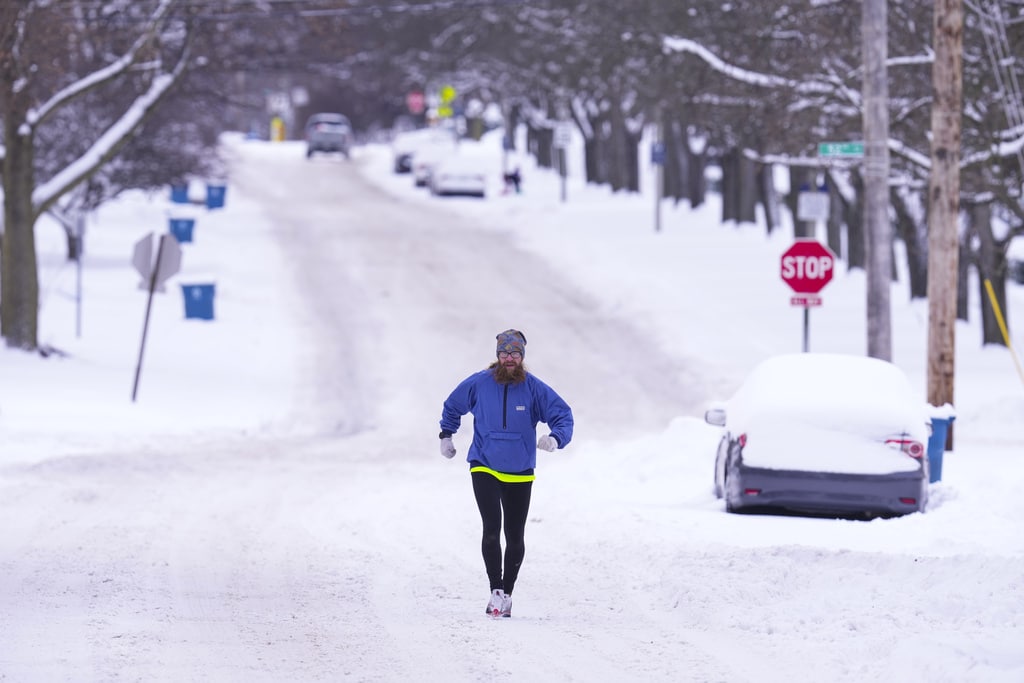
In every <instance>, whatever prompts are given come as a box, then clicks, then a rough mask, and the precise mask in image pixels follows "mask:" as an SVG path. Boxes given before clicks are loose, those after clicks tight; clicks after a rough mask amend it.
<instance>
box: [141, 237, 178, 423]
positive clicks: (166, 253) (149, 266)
mask: <svg viewBox="0 0 1024 683" xmlns="http://www.w3.org/2000/svg"><path fill="white" fill-rule="evenodd" d="M132 264H133V265H134V266H135V270H137V271H139V275H141V276H142V282H140V283H139V289H148V290H149V295H148V296H147V298H146V317H145V319H144V320H143V323H142V343H141V344H140V345H139V361H138V363H136V365H135V382H134V383H133V384H132V402H133V403H134V402H135V396H136V395H137V394H138V391H139V375H141V374H142V354H143V352H144V351H145V349H146V332H147V331H148V329H149V311H150V309H151V308H152V306H153V292H162V291H164V282H165V281H166V280H167V278H169V277H171V276H172V275H174V274H175V273H177V272H178V270H180V269H181V246H180V245H179V244H178V240H176V239H175V238H174V235H171V234H166V235H160V243H159V244H158V245H157V248H156V258H153V233H149V234H148V235H146V236H145V237H143V238H142V239H140V240H139V241H138V242H136V243H135V247H134V250H133V252H132Z"/></svg>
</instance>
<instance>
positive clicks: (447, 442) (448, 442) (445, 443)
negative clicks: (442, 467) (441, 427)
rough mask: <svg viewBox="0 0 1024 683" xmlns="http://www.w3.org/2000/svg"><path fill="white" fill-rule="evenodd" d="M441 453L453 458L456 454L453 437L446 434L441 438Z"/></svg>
mask: <svg viewBox="0 0 1024 683" xmlns="http://www.w3.org/2000/svg"><path fill="white" fill-rule="evenodd" d="M441 455H443V456H444V457H446V458H451V457H453V456H454V455H455V444H453V443H452V437H450V436H446V437H444V438H443V439H441Z"/></svg>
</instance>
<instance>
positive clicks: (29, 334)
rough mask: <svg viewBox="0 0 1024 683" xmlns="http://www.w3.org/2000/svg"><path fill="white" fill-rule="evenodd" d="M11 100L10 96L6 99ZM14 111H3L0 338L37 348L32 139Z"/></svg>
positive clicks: (37, 276) (37, 293)
mask: <svg viewBox="0 0 1024 683" xmlns="http://www.w3.org/2000/svg"><path fill="white" fill-rule="evenodd" d="M7 101H8V102H10V101H11V100H10V98H8V99H7ZM22 120H23V118H22V116H19V115H18V113H17V112H15V113H13V114H12V113H11V112H5V115H4V140H5V143H6V151H7V153H6V155H5V156H4V167H3V187H4V234H3V241H4V248H3V266H2V268H0V276H2V278H3V284H2V285H0V297H2V301H0V334H2V335H3V337H4V338H5V339H6V342H7V346H10V347H13V348H20V349H26V350H32V349H35V348H36V347H37V345H38V344H37V342H38V339H37V329H38V315H39V274H38V271H37V263H36V240H35V215H34V212H33V208H32V190H33V189H34V183H33V177H32V176H33V168H34V164H33V141H32V138H31V136H30V135H28V136H27V135H24V134H20V133H19V131H18V129H17V128H18V126H17V122H19V121H22Z"/></svg>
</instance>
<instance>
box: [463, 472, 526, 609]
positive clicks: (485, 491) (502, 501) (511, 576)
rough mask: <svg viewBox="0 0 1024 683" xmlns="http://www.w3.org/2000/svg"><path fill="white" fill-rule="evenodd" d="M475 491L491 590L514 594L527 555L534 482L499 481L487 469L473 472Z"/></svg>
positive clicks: (481, 543)
mask: <svg viewBox="0 0 1024 683" xmlns="http://www.w3.org/2000/svg"><path fill="white" fill-rule="evenodd" d="M470 475H471V476H472V477H473V495H475V496H476V506H477V507H478V508H479V509H480V520H481V521H482V522H483V539H482V540H481V542H480V550H481V552H482V553H483V556H484V567H485V568H486V569H487V579H488V581H490V582H491V590H494V589H495V588H501V589H502V590H504V591H505V594H506V595H511V594H512V589H513V588H515V585H516V579H517V578H518V577H519V567H520V566H521V565H522V564H523V557H524V556H525V555H526V543H525V538H524V537H525V533H526V517H527V515H529V512H530V492H531V491H532V490H533V482H532V481H525V482H521V483H515V484H508V483H505V482H503V481H498V479H497V478H495V477H494V475H492V474H489V473H487V472H471V473H470ZM502 510H504V512H505V574H504V576H502V573H501V515H502Z"/></svg>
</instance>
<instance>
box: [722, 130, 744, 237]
mask: <svg viewBox="0 0 1024 683" xmlns="http://www.w3.org/2000/svg"><path fill="white" fill-rule="evenodd" d="M739 156H740V155H739V152H738V151H737V150H736V149H735V148H734V149H730V150H729V151H728V152H726V153H725V154H723V155H722V222H723V223H727V222H729V221H736V222H739V218H740V190H739V186H740V164H739Z"/></svg>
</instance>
